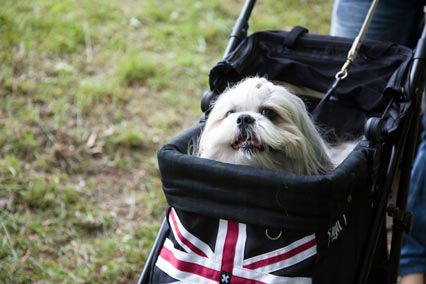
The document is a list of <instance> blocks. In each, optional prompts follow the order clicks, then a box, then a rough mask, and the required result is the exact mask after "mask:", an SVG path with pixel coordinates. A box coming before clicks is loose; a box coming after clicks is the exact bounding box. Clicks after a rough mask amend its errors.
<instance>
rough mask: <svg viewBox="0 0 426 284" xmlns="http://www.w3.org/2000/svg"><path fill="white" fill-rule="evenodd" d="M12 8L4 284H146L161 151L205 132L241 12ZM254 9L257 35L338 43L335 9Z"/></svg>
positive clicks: (196, 4)
mask: <svg viewBox="0 0 426 284" xmlns="http://www.w3.org/2000/svg"><path fill="white" fill-rule="evenodd" d="M3 2H4V3H2V5H1V6H2V8H1V9H0V38H1V40H0V62H1V67H0V279H1V281H0V282H1V283H5V284H12V283H13V284H18V283H105V282H109V283H136V280H137V278H138V276H139V274H140V272H141V271H142V267H143V265H144V261H145V259H146V257H147V255H148V253H149V250H150V248H151V245H152V242H153V240H154V238H155V236H156V233H157V230H158V228H159V224H160V222H161V219H162V216H163V212H164V209H165V198H164V196H163V194H162V191H161V182H160V177H159V172H158V167H157V161H156V149H157V148H158V147H159V146H160V145H161V144H163V143H165V142H166V141H167V140H168V139H171V138H172V137H174V136H175V135H176V134H178V133H179V132H181V131H183V130H184V129H186V128H188V127H189V126H190V125H193V124H194V123H196V122H197V121H198V118H199V116H200V114H201V113H200V109H199V102H200V99H201V95H202V94H203V92H204V91H205V90H207V88H208V72H209V70H210V68H211V67H213V66H214V64H215V63H216V62H217V61H218V60H220V58H221V56H222V53H223V51H224V49H225V47H226V43H227V39H228V35H229V33H230V30H231V28H232V26H233V23H234V20H235V19H236V18H237V16H238V14H239V12H240V10H241V8H242V5H243V1H234V2H232V3H231V2H230V1H225V0H214V1H190V0H176V1H158V0H144V1H135V0H124V1H111V0H102V1H101V0H93V1H80V0H74V1H72V0H64V1H54V0H36V1H30V0H19V1H3ZM258 2H259V3H258V4H257V6H256V7H255V12H254V14H253V16H252V19H251V22H250V28H251V29H250V31H253V30H261V29H289V28H291V27H292V26H294V25H304V26H307V27H308V28H309V29H310V30H311V31H312V32H316V33H323V34H326V33H327V32H328V26H329V24H328V23H329V18H330V14H331V4H332V1H331V0H327V1H319V0H300V1H297V0H288V1H279V2H277V1H272V0H264V1H258ZM286 2H287V3H286Z"/></svg>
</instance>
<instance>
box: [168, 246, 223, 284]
mask: <svg viewBox="0 0 426 284" xmlns="http://www.w3.org/2000/svg"><path fill="white" fill-rule="evenodd" d="M160 257H162V258H163V259H164V260H166V261H167V262H168V263H170V264H171V265H173V266H174V267H175V268H176V269H177V270H179V271H183V272H188V273H191V274H195V275H199V276H202V277H204V278H207V279H211V280H213V281H217V279H219V278H220V272H219V271H217V270H214V269H211V268H208V267H205V266H202V265H199V264H195V263H191V262H187V261H182V260H179V259H177V258H176V257H175V256H174V255H173V252H171V251H170V250H169V249H167V248H166V247H163V248H162V249H161V252H160Z"/></svg>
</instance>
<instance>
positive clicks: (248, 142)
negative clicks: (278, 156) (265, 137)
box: [231, 136, 265, 152]
mask: <svg viewBox="0 0 426 284" xmlns="http://www.w3.org/2000/svg"><path fill="white" fill-rule="evenodd" d="M231 146H232V148H233V149H235V150H239V149H241V150H244V151H250V152H252V151H254V150H258V151H264V150H265V146H264V145H263V144H262V143H261V142H260V141H259V140H257V139H256V138H247V137H243V136H240V137H239V138H238V139H237V141H235V142H234V143H232V145H231Z"/></svg>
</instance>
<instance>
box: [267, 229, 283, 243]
mask: <svg viewBox="0 0 426 284" xmlns="http://www.w3.org/2000/svg"><path fill="white" fill-rule="evenodd" d="M265 235H266V237H268V239H270V240H271V241H276V240H278V239H279V238H281V236H282V235H283V230H280V232H279V233H278V235H276V236H275V237H271V235H270V234H269V231H268V229H266V230H265Z"/></svg>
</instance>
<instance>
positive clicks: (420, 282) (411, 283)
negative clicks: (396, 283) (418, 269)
mask: <svg viewBox="0 0 426 284" xmlns="http://www.w3.org/2000/svg"><path fill="white" fill-rule="evenodd" d="M400 283H401V284H425V277H424V275H423V274H422V273H413V274H408V275H405V276H402V277H401V281H400Z"/></svg>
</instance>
